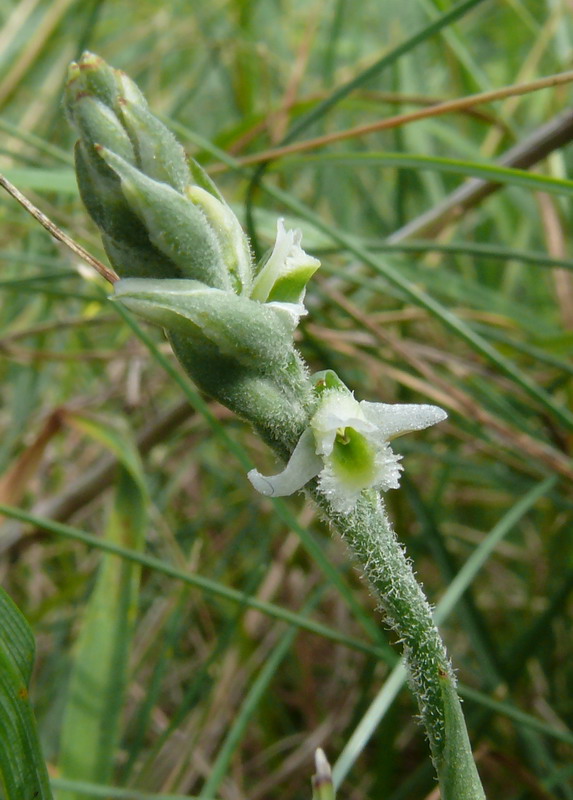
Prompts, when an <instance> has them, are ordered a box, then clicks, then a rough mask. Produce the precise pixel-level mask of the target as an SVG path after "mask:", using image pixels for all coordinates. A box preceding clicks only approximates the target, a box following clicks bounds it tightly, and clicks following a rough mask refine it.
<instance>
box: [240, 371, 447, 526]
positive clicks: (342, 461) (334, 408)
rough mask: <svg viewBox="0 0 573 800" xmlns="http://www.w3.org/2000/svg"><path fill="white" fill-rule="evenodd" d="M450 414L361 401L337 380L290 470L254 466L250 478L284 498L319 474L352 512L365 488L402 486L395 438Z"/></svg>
mask: <svg viewBox="0 0 573 800" xmlns="http://www.w3.org/2000/svg"><path fill="white" fill-rule="evenodd" d="M330 374H331V375H332V374H333V373H330ZM331 383H332V380H331ZM446 417H447V414H446V412H445V411H443V410H442V409H441V408H438V406H431V405H402V404H396V405H388V404H386V403H368V402H366V401H365V400H362V401H361V402H358V400H356V399H355V398H354V395H353V394H351V393H350V392H349V391H348V389H347V388H346V387H345V386H344V384H342V383H341V382H340V381H339V380H338V379H336V385H335V386H334V387H332V388H325V389H324V390H323V391H322V392H321V395H320V402H319V404H318V407H317V409H316V411H315V413H314V415H313V417H312V418H311V420H310V425H309V427H308V428H307V429H306V430H305V431H304V433H303V434H302V436H301V437H300V439H299V441H298V443H297V445H296V447H295V449H294V450H293V453H292V455H291V458H290V460H289V462H288V464H287V465H286V467H285V469H284V470H283V471H282V472H281V473H279V474H278V475H272V476H264V475H261V473H260V472H258V471H257V470H251V472H249V474H248V478H249V480H250V481H251V483H252V484H253V486H254V487H255V489H257V490H258V491H259V492H261V494H264V495H266V496H267V497H280V496H284V495H288V494H293V493H294V492H296V491H298V490H299V489H302V488H303V486H304V485H305V484H306V483H308V481H310V480H312V478H315V477H317V476H318V489H319V491H320V492H321V493H322V494H323V495H324V496H325V497H326V499H327V500H328V501H329V503H330V505H331V506H332V508H333V510H334V511H335V512H337V513H340V514H349V513H350V512H351V511H352V510H353V509H354V507H355V505H356V503H357V501H358V498H359V497H360V494H361V493H362V491H363V490H364V489H376V490H379V491H387V490H388V489H397V488H398V486H399V482H400V472H401V471H402V465H401V464H400V460H401V458H402V457H401V456H399V455H396V454H395V453H394V452H393V451H392V449H391V447H390V444H389V442H390V441H391V440H392V439H395V438H396V437H397V436H401V435H402V434H404V433H410V432H412V431H420V430H423V429H424V428H427V427H429V426H430V425H435V424H436V423H438V422H442V421H443V420H444V419H446Z"/></svg>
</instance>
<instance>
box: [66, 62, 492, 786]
mask: <svg viewBox="0 0 573 800" xmlns="http://www.w3.org/2000/svg"><path fill="white" fill-rule="evenodd" d="M66 110H67V114H68V117H69V119H70V121H71V123H72V125H73V126H74V127H75V128H76V130H77V132H78V135H79V140H78V143H77V145H76V169H77V175H78V183H79V186H80V192H81V195H82V198H83V200H84V203H85V205H86V207H87V209H88V211H89V213H90V215H91V216H92V218H93V220H94V221H95V223H96V224H97V225H98V227H99V229H100V232H101V235H102V241H103V244H104V247H105V250H106V253H107V255H108V257H109V259H110V261H111V263H112V265H113V267H114V268H115V270H116V271H117V273H118V275H119V276H120V280H119V281H118V282H117V283H116V284H115V300H116V301H117V302H119V303H122V304H123V305H125V306H126V307H127V308H129V309H130V310H131V311H133V312H134V313H136V314H138V315H139V316H141V317H143V318H144V319H146V320H147V321H149V322H152V323H154V324H156V325H160V326H161V327H162V328H164V330H165V331H166V334H167V336H168V338H169V341H170V342H171V345H172V347H173V350H174V353H175V355H176V356H177V358H178V359H179V361H180V363H181V365H182V366H183V368H184V369H185V370H186V372H187V373H188V374H189V375H190V376H191V378H192V379H193V380H194V381H195V383H196V384H197V386H198V387H199V388H200V389H202V390H203V391H204V392H205V393H206V394H208V395H209V396H210V397H212V398H215V399H216V400H218V401H219V402H221V403H223V404H224V405H226V406H227V407H228V408H230V409H232V410H233V411H234V412H236V413H237V414H238V415H239V416H240V417H241V418H243V419H244V420H246V421H248V422H249V423H250V424H251V425H252V426H253V427H254V429H255V430H256V431H257V432H258V433H259V434H260V436H261V437H262V438H263V439H264V440H265V441H266V442H267V443H268V444H269V445H270V446H271V447H272V449H273V450H274V452H275V453H276V455H277V456H278V457H279V459H280V460H281V461H282V462H283V463H284V465H285V466H284V469H283V470H282V471H281V472H279V473H278V474H276V475H272V476H264V475H262V474H261V473H260V472H258V470H252V471H251V473H249V479H250V480H251V482H252V484H253V486H254V487H255V488H256V489H257V490H258V491H259V492H261V493H262V494H264V495H267V496H280V495H288V494H292V493H293V492H296V491H298V490H300V489H303V488H304V489H306V490H307V491H308V492H309V494H310V495H311V496H312V497H313V499H314V501H315V503H316V504H317V506H318V507H319V508H320V510H321V512H322V514H323V515H324V517H325V518H326V519H328V520H329V522H330V523H331V524H332V526H333V527H334V528H335V529H336V530H338V532H339V533H340V534H341V535H342V537H343V538H344V540H345V541H346V542H347V544H348V546H349V547H350V549H351V550H352V552H353V554H354V556H355V558H356V559H357V561H358V562H359V563H360V564H361V565H362V568H363V570H364V575H365V578H366V580H367V581H368V583H369V584H370V586H371V587H372V589H373V591H374V592H375V593H376V595H377V596H378V597H379V599H380V606H381V608H382V610H383V611H384V614H385V616H386V619H387V621H388V622H389V623H390V625H391V626H392V627H393V629H394V630H395V631H396V633H397V634H398V636H399V638H400V639H401V641H402V642H403V644H404V652H405V656H406V659H407V662H408V666H409V670H410V678H411V687H412V690H413V692H414V694H415V696H416V698H417V700H418V704H419V707H420V713H421V718H422V721H423V724H424V727H425V729H426V732H427V735H428V739H429V743H430V748H431V752H432V757H433V760H434V764H435V766H436V770H437V773H438V777H439V780H440V788H441V793H442V800H482V799H483V798H484V794H483V789H482V788H481V783H480V780H479V777H478V774H477V771H476V768H475V764H474V761H473V757H472V753H471V748H470V745H469V741H468V737H467V732H466V728H465V723H464V720H463V715H462V712H461V706H460V702H459V699H458V696H457V693H456V690H455V678H454V674H453V671H452V667H451V665H450V662H449V659H448V657H447V654H446V651H445V648H444V645H443V643H442V640H441V638H440V635H439V633H438V630H437V629H436V627H435V625H434V622H433V619H432V610H431V607H430V606H429V604H428V602H427V600H426V598H425V597H424V594H423V592H422V589H421V588H420V585H419V584H418V583H417V581H416V579H415V576H414V573H413V571H412V567H411V565H410V562H409V561H408V558H407V557H406V555H405V552H404V549H403V547H402V546H401V544H400V543H399V542H398V540H397V538H396V536H395V534H394V532H393V530H392V527H391V524H390V522H389V520H388V517H387V515H386V512H385V509H384V505H383V501H382V496H381V493H382V492H385V491H387V490H389V489H395V488H397V487H398V485H399V479H400V473H401V470H402V465H401V463H400V457H399V456H397V455H395V454H394V453H393V452H392V449H391V442H392V440H393V439H394V438H395V437H396V436H399V435H402V434H404V433H409V432H413V431H420V430H423V429H424V428H426V427H428V426H430V425H433V424H436V423H438V422H440V421H442V420H443V419H445V417H446V414H445V412H443V411H442V409H439V408H437V407H436V406H430V405H387V404H382V403H370V402H366V401H358V400H356V399H355V398H354V395H353V394H352V393H351V392H350V390H349V389H348V388H347V387H346V386H345V385H344V384H343V383H342V381H341V380H340V379H339V378H338V376H337V375H336V374H335V373H333V372H332V371H326V372H322V373H318V374H317V375H315V376H313V377H311V376H310V375H309V370H308V367H307V366H306V364H305V363H304V362H303V360H302V358H301V356H300V355H299V354H298V352H297V350H296V348H295V346H294V343H293V335H294V332H295V329H296V326H297V324H298V322H299V319H300V317H301V316H302V315H304V314H305V313H306V310H305V308H304V296H305V290H306V284H307V282H308V280H309V279H310V277H311V276H312V275H313V273H314V272H315V271H316V269H317V268H318V267H319V262H318V261H317V259H315V258H313V257H312V256H309V255H308V254H306V253H305V252H304V250H303V249H302V246H301V236H300V233H298V232H297V231H288V230H286V229H285V227H284V224H283V222H282V221H281V220H279V222H278V225H277V239H276V243H275V246H274V248H273V249H272V252H271V253H270V255H269V257H268V259H266V260H264V261H263V262H262V263H260V264H258V265H257V264H255V263H254V262H253V259H252V256H251V253H250V250H249V245H248V242H247V239H246V237H245V235H244V233H243V231H242V229H241V226H240V224H239V222H238V220H237V219H236V217H235V215H234V214H233V212H232V210H231V209H230V208H229V206H228V205H227V204H226V202H225V200H224V199H223V198H222V196H221V195H220V194H219V192H218V190H217V189H216V187H215V186H214V184H213V183H212V181H211V180H210V179H209V177H208V176H207V175H206V174H205V172H204V171H203V170H202V169H201V167H200V166H199V165H198V164H195V163H191V165H188V163H187V160H186V158H185V155H184V153H183V149H182V148H181V146H180V145H179V144H178V143H177V142H176V140H175V139H174V137H173V136H172V134H171V133H170V132H169V131H168V130H167V129H166V128H165V127H164V126H163V125H162V123H161V122H160V121H159V120H157V119H156V118H155V117H154V116H153V114H152V113H151V112H150V110H149V108H148V105H147V103H146V101H145V99H144V97H143V95H142V94H141V93H140V92H139V90H138V89H137V87H136V86H135V84H133V83H132V81H130V79H129V78H128V77H127V76H126V75H125V74H123V73H121V72H119V71H117V70H113V69H111V68H110V67H109V66H108V65H107V64H105V62H103V61H102V60H101V59H99V58H98V57H97V56H94V55H92V54H90V53H87V54H84V56H83V57H82V59H81V60H80V61H79V63H78V64H73V65H72V66H71V67H70V76H69V81H68V84H67V89H66ZM317 764H318V762H317ZM320 764H322V762H320ZM322 767H324V765H323V764H322ZM317 769H318V767H317ZM323 772H324V769H323ZM319 783H320V782H319ZM326 783H328V781H327V782H326ZM329 792H330V793H331V792H332V789H331V788H326V789H319V786H318V785H317V786H316V787H315V796H317V797H321V798H322V797H324V798H326V797H330V796H333V795H332V794H329Z"/></svg>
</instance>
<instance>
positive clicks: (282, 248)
mask: <svg viewBox="0 0 573 800" xmlns="http://www.w3.org/2000/svg"><path fill="white" fill-rule="evenodd" d="M294 243H295V231H287V230H286V229H285V226H284V220H283V219H282V218H281V219H278V220H277V238H276V241H275V244H274V247H273V251H272V253H271V255H270V257H269V260H268V261H267V263H266V264H265V266H264V267H263V268H262V270H261V271H260V272H259V274H258V275H257V277H256V278H255V282H254V283H253V288H252V289H251V299H252V300H259V302H261V303H264V302H265V300H266V299H267V297H268V296H269V294H270V292H271V289H272V288H273V286H274V284H275V281H276V280H277V279H278V277H279V276H280V275H281V274H282V272H283V271H284V268H285V265H286V261H287V258H288V255H289V253H290V252H291V250H292V249H293V247H294Z"/></svg>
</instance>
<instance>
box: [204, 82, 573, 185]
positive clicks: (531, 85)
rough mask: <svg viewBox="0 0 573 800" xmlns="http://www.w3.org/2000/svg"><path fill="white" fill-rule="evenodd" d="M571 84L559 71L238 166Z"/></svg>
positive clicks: (284, 149) (254, 157) (259, 156)
mask: <svg viewBox="0 0 573 800" xmlns="http://www.w3.org/2000/svg"><path fill="white" fill-rule="evenodd" d="M572 81H573V70H569V71H568V72H560V73H557V74H555V75H549V76H548V77H546V78H540V79H539V80H536V81H530V82H528V83H523V84H518V85H511V86H504V87H502V88H500V89H494V90H492V91H489V92H480V93H479V94H472V95H469V96H468V97H458V98H456V99H455V100H446V101H445V102H443V103H438V104H437V105H435V106H430V107H429V108H421V109H418V110H417V111H410V112H408V113H406V114H397V115H396V116H394V117H389V118H387V119H383V120H378V121H377V122H371V123H369V124H367V125H358V126H357V127H355V128H349V129H348V130H345V131H336V132H335V133H329V134H325V135H324V136H317V137H316V138H315V139H307V140H306V141H304V142H296V143H295V144H289V145H285V146H284V147H276V148H273V149H270V150H264V151H263V152H262V153H255V154H253V155H252V156H245V157H244V158H242V159H239V164H241V166H247V165H250V164H260V163H261V162H264V161H273V160H275V159H277V158H282V157H284V156H287V155H293V154H298V153H303V152H306V151H308V150H316V149H317V148H319V147H324V146H325V145H327V144H333V143H335V142H342V141H345V140H347V139H357V138H359V137H361V136H366V135H367V134H370V133H379V132H380V131H386V130H390V129H392V128H399V127H402V126H403V125H409V124H410V123H412V122H418V121H419V120H421V119H430V118H433V117H439V116H443V115H444V114H451V113H453V112H454V111H462V110H465V109H468V108H472V107H473V106H476V105H481V104H483V103H491V102H493V101H494V100H503V99H504V98H506V97H515V96H518V95H522V94H528V93H530V92H538V91H540V90H541V89H550V88H553V87H555V86H561V85H563V84H565V83H571V82H572ZM221 169H227V166H223V165H221V166H217V167H215V168H213V169H212V170H211V172H213V173H215V172H218V171H220V170H221Z"/></svg>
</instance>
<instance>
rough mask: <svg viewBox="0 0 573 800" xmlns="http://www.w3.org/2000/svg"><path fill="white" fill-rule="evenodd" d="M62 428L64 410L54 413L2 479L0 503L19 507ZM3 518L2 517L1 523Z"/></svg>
mask: <svg viewBox="0 0 573 800" xmlns="http://www.w3.org/2000/svg"><path fill="white" fill-rule="evenodd" d="M61 428H62V410H61V409H56V410H55V411H53V412H52V413H51V414H50V416H49V417H48V418H47V420H46V421H45V422H44V426H43V428H42V430H41V431H40V433H39V434H38V435H37V436H36V438H35V439H34V441H33V442H32V444H31V445H29V446H28V447H27V448H26V449H25V450H24V451H23V452H22V453H21V454H20V456H19V457H18V458H17V459H16V461H15V463H14V464H13V465H12V467H11V468H10V469H9V470H8V472H6V473H5V474H4V475H3V476H2V477H1V478H0V503H4V504H5V505H8V506H17V505H19V503H20V501H21V500H22V498H23V497H24V495H25V493H26V491H27V490H28V487H29V486H30V483H31V481H32V480H33V479H34V477H35V475H36V474H37V472H38V469H39V467H40V464H41V463H42V458H43V456H44V452H45V450H46V447H47V446H48V444H49V443H50V441H51V440H52V439H53V438H54V436H55V435H56V434H57V433H58V432H59V431H60V430H61ZM1 520H2V517H0V521H1Z"/></svg>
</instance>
